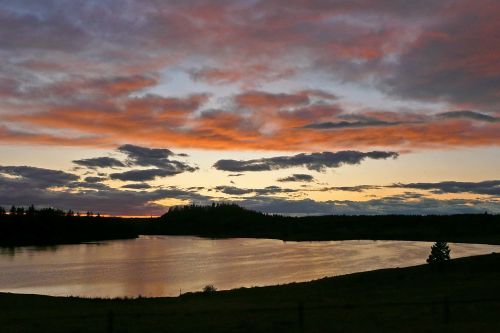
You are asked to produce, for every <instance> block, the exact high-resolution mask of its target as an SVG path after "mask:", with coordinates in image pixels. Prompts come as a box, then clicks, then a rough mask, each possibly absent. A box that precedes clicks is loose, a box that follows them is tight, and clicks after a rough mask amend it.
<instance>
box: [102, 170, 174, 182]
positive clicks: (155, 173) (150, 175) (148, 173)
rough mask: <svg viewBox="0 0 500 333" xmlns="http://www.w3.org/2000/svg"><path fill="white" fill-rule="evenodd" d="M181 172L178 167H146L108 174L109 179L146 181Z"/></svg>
mask: <svg viewBox="0 0 500 333" xmlns="http://www.w3.org/2000/svg"><path fill="white" fill-rule="evenodd" d="M181 172H183V171H182V170H178V169H170V170H166V169H146V170H130V171H124V172H117V173H112V174H110V175H109V177H110V178H111V179H117V180H122V181H134V182H135V181H137V182H141V181H148V180H154V179H156V178H158V177H168V176H175V175H177V174H179V173H181Z"/></svg>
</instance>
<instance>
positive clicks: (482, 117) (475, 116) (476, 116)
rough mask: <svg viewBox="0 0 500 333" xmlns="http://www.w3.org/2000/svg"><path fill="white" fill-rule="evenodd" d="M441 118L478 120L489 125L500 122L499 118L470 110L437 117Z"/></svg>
mask: <svg viewBox="0 0 500 333" xmlns="http://www.w3.org/2000/svg"><path fill="white" fill-rule="evenodd" d="M437 116H438V117H439V118H445V119H450V118H451V119H455V118H459V119H472V120H478V121H485V122H489V123H496V122H499V121H500V118H498V117H493V116H490V115H487V114H484V113H479V112H476V111H470V110H458V111H449V112H443V113H439V114H438V115H437Z"/></svg>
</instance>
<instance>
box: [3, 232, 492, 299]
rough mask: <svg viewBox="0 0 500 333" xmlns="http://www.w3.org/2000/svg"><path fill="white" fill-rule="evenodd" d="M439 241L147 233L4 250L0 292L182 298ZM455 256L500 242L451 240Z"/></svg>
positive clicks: (397, 261) (395, 257) (415, 252)
mask: <svg viewBox="0 0 500 333" xmlns="http://www.w3.org/2000/svg"><path fill="white" fill-rule="evenodd" d="M431 245H432V243H428V242H402V241H331V242H283V241H280V240H271V239H246V238H245V239H244V238H233V239H217V240H212V239H203V238H197V237H179V236H147V237H146V236H144V237H142V236H141V237H140V238H138V239H133V240H118V241H109V242H104V243H90V244H78V245H61V246H57V247H49V248H35V247H20V248H15V249H5V248H3V249H0V291H8V292H16V293H36V294H45V295H75V296H91V297H122V296H138V295H143V296H177V295H179V292H180V291H182V292H187V291H199V290H201V289H202V288H203V286H205V285H207V284H213V285H214V286H215V287H216V288H218V289H232V288H238V287H243V286H244V287H251V286H263V285H273V284H282V283H288V282H293V281H308V280H312V279H318V278H321V277H324V276H333V275H341V274H348V273H353V272H361V271H368V270H373V269H379V268H388V267H404V266H411V265H418V264H423V263H425V259H426V258H427V256H428V254H429V253H430V247H431ZM450 248H451V255H452V257H453V258H456V257H463V256H469V255H477V254H485V253H491V252H500V246H496V245H476V244H454V243H451V244H450Z"/></svg>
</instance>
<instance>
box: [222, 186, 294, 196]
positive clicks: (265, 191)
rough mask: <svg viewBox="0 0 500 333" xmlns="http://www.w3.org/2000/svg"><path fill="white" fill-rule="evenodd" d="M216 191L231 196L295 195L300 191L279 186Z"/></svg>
mask: <svg viewBox="0 0 500 333" xmlns="http://www.w3.org/2000/svg"><path fill="white" fill-rule="evenodd" d="M214 189H215V190H216V191H219V192H222V193H225V194H229V195H244V194H250V193H254V194H256V195H273V194H278V193H293V192H298V191H299V190H295V189H289V188H282V187H279V186H267V187H264V188H239V187H235V186H217V187H215V188H214Z"/></svg>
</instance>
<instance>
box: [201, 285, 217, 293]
mask: <svg viewBox="0 0 500 333" xmlns="http://www.w3.org/2000/svg"><path fill="white" fill-rule="evenodd" d="M216 291H217V288H215V287H214V285H213V284H207V285H206V286H205V287H203V292H204V293H205V294H211V293H214V292H216Z"/></svg>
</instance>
